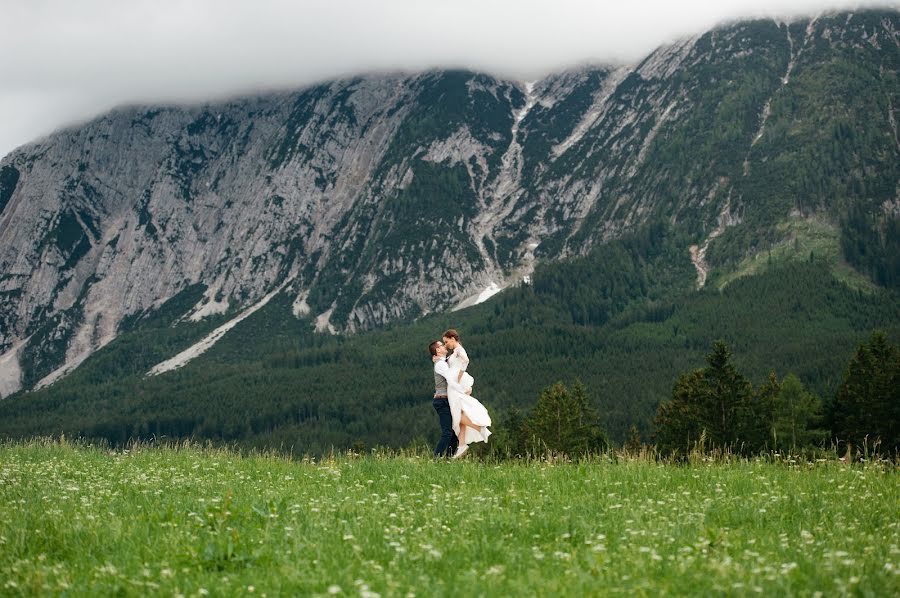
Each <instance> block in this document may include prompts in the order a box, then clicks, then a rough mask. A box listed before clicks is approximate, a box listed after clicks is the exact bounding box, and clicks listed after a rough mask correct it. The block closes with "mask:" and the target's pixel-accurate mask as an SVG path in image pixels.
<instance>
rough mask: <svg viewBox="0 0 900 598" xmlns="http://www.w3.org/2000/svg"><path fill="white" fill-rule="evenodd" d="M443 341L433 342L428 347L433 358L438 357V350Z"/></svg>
mask: <svg viewBox="0 0 900 598" xmlns="http://www.w3.org/2000/svg"><path fill="white" fill-rule="evenodd" d="M442 344H443V343H442V342H441V341H431V344H430V345H428V351H430V352H431V356H432V357H434V356H435V355H437V348H438V347H439V346H440V345H442Z"/></svg>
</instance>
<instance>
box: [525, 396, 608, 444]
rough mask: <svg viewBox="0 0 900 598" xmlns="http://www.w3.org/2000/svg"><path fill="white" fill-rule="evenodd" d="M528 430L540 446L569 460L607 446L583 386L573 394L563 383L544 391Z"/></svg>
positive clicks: (527, 423) (531, 417) (534, 410)
mask: <svg viewBox="0 0 900 598" xmlns="http://www.w3.org/2000/svg"><path fill="white" fill-rule="evenodd" d="M526 430H527V434H528V436H529V438H530V440H531V441H532V442H534V443H536V444H537V445H538V446H540V447H545V448H547V449H549V450H551V451H555V452H560V453H565V454H567V455H570V456H575V455H586V454H589V453H594V452H599V451H600V450H602V449H603V448H604V447H605V446H606V445H607V440H606V435H605V433H604V432H603V430H602V428H601V427H600V423H599V417H598V415H597V412H596V410H595V409H594V408H593V407H592V406H591V405H590V401H589V399H588V396H587V389H586V388H585V387H584V385H583V384H581V382H576V383H575V384H574V385H573V386H572V390H571V391H569V389H568V388H566V386H565V385H564V384H563V383H562V382H557V383H556V384H554V385H552V386H549V387H547V388H545V389H544V390H543V391H542V392H541V396H540V398H539V399H538V402H537V404H536V405H535V406H534V409H532V411H531V413H530V414H529V417H528V420H527V422H526Z"/></svg>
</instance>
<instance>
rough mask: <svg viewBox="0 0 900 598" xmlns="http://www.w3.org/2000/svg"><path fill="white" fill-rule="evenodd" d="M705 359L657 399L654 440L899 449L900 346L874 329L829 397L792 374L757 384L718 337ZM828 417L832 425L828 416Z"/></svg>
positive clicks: (671, 448)
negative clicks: (667, 397)
mask: <svg viewBox="0 0 900 598" xmlns="http://www.w3.org/2000/svg"><path fill="white" fill-rule="evenodd" d="M706 363H707V365H706V367H704V368H701V369H697V370H694V371H692V372H689V373H686V374H682V375H681V376H679V377H678V379H677V381H676V382H675V386H674V388H673V390H672V398H671V399H670V400H668V401H665V402H663V403H661V404H660V406H659V408H658V410H657V414H656V419H655V424H656V429H657V442H658V448H659V449H660V450H661V451H662V452H663V453H675V454H680V455H684V454H686V453H688V452H690V451H692V450H706V449H722V450H730V451H732V452H736V453H741V454H755V453H759V452H761V451H764V450H790V451H800V450H804V449H809V448H826V447H830V446H832V443H834V445H836V446H838V447H840V448H843V449H852V447H853V446H856V447H863V449H864V450H865V451H867V452H868V451H870V450H871V452H882V453H883V454H888V455H893V454H896V453H897V451H898V450H900V349H898V348H897V347H896V346H894V345H892V344H890V343H889V342H888V340H887V337H886V336H885V334H884V333H883V332H880V331H876V332H875V333H873V334H872V337H871V338H870V340H869V341H868V342H864V343H862V344H860V345H859V347H858V348H857V350H856V353H855V354H854V355H853V357H852V358H851V360H850V363H849V365H848V367H847V370H846V372H845V373H844V378H843V382H842V383H841V385H840V387H839V388H838V390H837V393H836V395H835V398H834V400H833V401H831V402H830V403H829V405H828V413H827V421H826V414H825V410H824V408H823V404H822V401H821V400H820V399H819V398H818V397H817V396H816V395H815V394H814V393H811V392H809V391H808V390H807V389H806V388H804V386H803V384H802V383H801V382H800V380H799V378H797V376H795V375H793V374H789V375H788V376H786V377H785V378H784V379H783V380H779V379H778V378H777V376H776V375H775V374H774V373H772V374H770V375H769V378H768V380H766V381H765V382H764V383H763V384H761V385H760V386H758V387H756V388H754V387H753V385H752V384H751V383H750V381H749V380H748V379H747V378H746V377H745V376H743V375H742V374H741V373H740V372H738V371H737V368H736V367H735V366H734V364H733V362H732V353H731V350H730V349H729V348H728V346H727V345H726V344H725V343H722V342H716V343H714V344H713V347H712V351H711V352H710V353H709V355H707V357H706ZM829 422H830V430H829V429H828V428H827V427H826V424H827V423H829Z"/></svg>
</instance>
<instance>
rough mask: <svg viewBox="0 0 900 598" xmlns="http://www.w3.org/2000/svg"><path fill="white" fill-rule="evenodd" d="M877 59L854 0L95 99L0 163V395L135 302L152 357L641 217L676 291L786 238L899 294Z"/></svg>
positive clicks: (123, 319)
mask: <svg viewBox="0 0 900 598" xmlns="http://www.w3.org/2000/svg"><path fill="white" fill-rule="evenodd" d="M898 65H900V13H897V12H896V11H866V12H860V13H838V14H827V15H823V16H819V17H817V18H812V19H803V20H797V21H792V22H778V21H773V20H755V21H748V22H739V23H733V24H729V25H725V26H722V27H719V28H716V29H714V30H711V31H709V32H706V33H704V34H702V35H698V36H695V37H692V38H690V39H685V40H681V41H679V42H677V43H674V44H671V45H667V46H664V47H661V48H659V49H657V50H656V51H654V52H653V53H651V54H650V55H649V56H647V57H646V58H645V59H644V60H642V61H640V62H639V63H637V64H633V65H607V66H590V67H583V68H579V69H575V70H572V71H568V72H565V73H559V74H554V75H551V76H548V77H546V78H545V79H542V80H540V81H536V82H531V83H526V84H520V83H518V82H514V81H506V80H502V79H498V78H496V77H493V76H489V75H486V74H480V73H472V72H466V71H433V72H428V73H422V74H414V75H406V74H393V75H379V76H363V77H356V78H352V79H346V80H340V81H334V82H328V83H324V84H321V85H317V86H313V87H310V88H307V89H303V90H299V91H295V92H285V93H277V94H267V95H261V96H258V97H252V98H243V99H235V100H232V101H228V102H221V103H215V104H208V105H204V106H193V107H184V106H152V107H137V106H135V107H128V108H122V109H119V110H116V111H114V112H112V113H110V114H107V115H105V116H103V117H101V118H99V119H97V120H95V121H93V122H90V123H88V124H85V125H82V126H78V127H74V128H71V129H68V130H65V131H61V132H58V133H56V134H54V135H52V136H50V137H48V138H46V139H44V140H42V141H39V142H37V143H34V144H31V145H28V146H24V147H22V148H20V149H18V150H16V151H15V152H13V153H12V154H10V155H8V156H6V157H5V158H4V159H3V160H2V162H0V394H3V395H8V394H10V393H12V392H15V391H16V390H18V389H21V388H24V389H31V388H35V387H42V386H46V385H48V384H50V383H53V382H55V381H57V380H59V379H61V378H63V377H64V376H65V375H66V374H67V373H69V372H71V371H72V370H73V369H74V368H76V367H77V366H79V365H80V364H81V363H82V362H83V361H84V360H85V359H87V358H88V357H90V356H91V355H93V354H94V353H95V352H96V351H97V350H98V349H100V348H102V347H105V346H107V345H109V344H110V343H111V342H113V341H114V340H115V339H116V338H117V337H120V336H121V335H123V334H125V333H127V332H128V331H131V330H138V329H141V325H142V322H146V321H152V320H153V318H158V317H159V313H167V314H171V313H172V312H173V310H174V311H178V313H177V314H174V316H175V317H174V319H173V321H176V322H179V323H178V324H177V326H176V328H178V329H179V332H178V333H177V334H176V336H178V335H181V337H179V338H181V341H178V342H176V341H175V340H171V339H170V340H171V343H170V341H169V340H167V341H165V343H164V346H165V347H167V348H169V349H172V350H173V352H172V353H168V354H160V355H159V357H161V359H160V361H161V362H162V361H164V360H165V359H167V358H171V357H173V356H175V353H177V351H174V349H175V348H176V347H177V348H178V349H182V348H185V349H186V348H188V347H190V346H191V344H192V342H195V341H197V340H200V338H202V337H203V336H204V335H206V334H209V333H215V334H217V335H218V336H215V337H214V338H212V339H210V340H209V341H208V345H210V346H211V345H212V343H213V342H214V341H215V340H217V339H218V338H222V337H223V336H224V338H226V339H227V338H228V334H232V333H231V332H228V329H227V328H226V329H225V330H220V331H219V332H215V331H216V329H217V327H218V326H220V325H224V326H228V325H229V323H230V324H231V325H237V324H238V322H237V321H236V318H238V317H241V318H251V317H252V315H253V314H252V313H251V310H261V311H265V310H266V309H267V307H266V306H267V304H268V302H270V301H271V302H274V303H273V305H275V304H278V305H280V304H281V303H280V302H283V301H285V300H288V303H289V305H290V307H291V309H290V311H291V313H292V316H291V318H293V319H296V322H287V323H285V324H284V325H285V326H290V327H293V326H294V325H295V324H298V325H299V326H300V328H301V329H303V330H307V329H312V328H315V329H316V330H318V331H320V332H331V333H360V332H363V331H366V330H371V329H376V328H379V327H382V326H385V325H388V324H391V323H397V322H406V321H410V320H413V319H416V318H422V317H425V316H427V315H428V314H434V313H442V312H445V311H446V310H448V309H450V308H453V307H454V306H465V305H470V304H472V303H475V302H476V301H477V300H478V299H480V298H483V297H485V296H487V295H490V294H491V293H493V292H494V291H496V290H498V289H501V288H506V287H509V286H515V285H517V284H519V283H520V281H522V280H523V279H528V277H529V276H530V275H531V273H532V271H533V269H534V264H535V262H536V261H543V262H546V263H548V264H552V263H554V262H557V261H559V260H564V259H569V258H572V257H576V256H581V257H585V256H588V255H590V254H591V252H592V251H594V250H596V249H597V248H600V247H603V246H605V245H608V244H610V243H614V242H616V241H617V240H620V239H623V238H625V237H627V236H628V235H630V234H639V233H640V231H644V230H651V229H652V227H654V226H657V225H659V224H660V223H663V224H665V226H666V230H671V232H670V233H667V234H670V236H671V238H673V239H677V240H678V242H679V243H680V244H681V245H680V246H679V249H678V251H675V250H673V251H671V252H669V253H667V256H668V257H669V258H670V259H668V261H667V262H666V263H667V264H668V266H667V267H668V268H669V269H670V271H671V272H681V273H683V272H684V264H685V263H687V264H688V266H687V267H688V268H690V264H691V263H692V264H693V268H695V272H693V273H690V270H688V272H689V273H690V275H689V276H688V277H687V278H685V277H684V276H681V277H679V276H674V275H673V276H671V277H670V278H671V280H670V282H671V283H672V284H673V285H675V286H674V287H673V292H674V291H677V290H681V291H683V290H684V289H686V288H687V289H689V288H690V287H693V286H698V287H703V286H707V287H710V286H711V287H713V288H721V287H724V286H725V285H731V284H733V281H734V280H736V279H737V278H739V277H741V276H746V275H748V274H753V273H758V272H760V271H762V270H765V268H766V267H767V265H766V264H767V263H768V262H769V261H771V256H773V255H774V256H776V258H777V257H778V256H788V257H791V258H792V259H794V258H802V259H806V258H807V257H808V256H809V253H810V252H812V253H814V254H816V255H818V256H819V257H825V258H827V260H828V263H829V264H830V266H829V267H830V268H831V271H832V272H833V273H834V274H836V275H837V276H838V277H839V278H841V279H842V280H844V282H847V283H849V284H850V285H851V286H853V287H854V288H858V289H864V290H865V291H867V292H880V291H879V290H878V289H879V288H889V289H893V288H896V286H897V284H898V281H900V235H898V232H900V225H898V221H900V141H898V133H897V123H896V112H897V109H896V107H895V106H896V105H897V103H898V92H900V84H898V79H897V73H898ZM647 227H651V228H650V229H648V228H647ZM688 260H689V261H688ZM585 305H587V304H585ZM160 310H162V312H161V311H160ZM460 313H462V312H460ZM167 338H169V337H167ZM182 341H183V342H182ZM189 341H190V342H189ZM323 342H324V341H323ZM166 343H168V344H166ZM197 353H199V351H195V352H194V354H197ZM194 354H188V355H186V356H184V357H182V358H181V360H180V361H178V362H177V364H180V363H183V362H184V361H186V360H188V359H189V358H190V357H192V356H193V355H194ZM177 364H172V366H174V365H177ZM165 369H167V368H161V369H159V370H157V371H164V370H165Z"/></svg>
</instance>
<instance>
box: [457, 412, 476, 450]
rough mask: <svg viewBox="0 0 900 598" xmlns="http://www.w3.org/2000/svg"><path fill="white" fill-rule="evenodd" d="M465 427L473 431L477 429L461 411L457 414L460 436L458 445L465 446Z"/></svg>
mask: <svg viewBox="0 0 900 598" xmlns="http://www.w3.org/2000/svg"><path fill="white" fill-rule="evenodd" d="M466 426H468V427H470V428H472V429H473V430H477V429H478V426H476V425H475V423H474V422H473V421H472V420H471V419H469V416H468V415H466V413H465V412H464V411H463V412H461V413H460V414H459V435H460V441H459V443H460V444H466V443H465V442H463V439H464V438H465V437H466V433H465V429H466Z"/></svg>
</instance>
